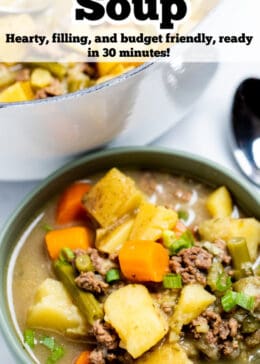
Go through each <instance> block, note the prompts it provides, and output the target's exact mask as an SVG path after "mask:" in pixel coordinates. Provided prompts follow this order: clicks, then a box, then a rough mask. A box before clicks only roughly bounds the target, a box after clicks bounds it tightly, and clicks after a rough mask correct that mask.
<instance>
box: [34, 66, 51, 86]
mask: <svg viewBox="0 0 260 364" xmlns="http://www.w3.org/2000/svg"><path fill="white" fill-rule="evenodd" d="M52 81H53V77H52V75H51V73H50V72H49V71H48V70H45V69H43V68H35V69H34V70H33V72H32V75H31V85H32V86H33V87H37V88H43V87H46V86H49V85H50V84H51V83H52Z"/></svg>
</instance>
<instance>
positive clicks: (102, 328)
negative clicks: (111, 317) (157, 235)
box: [92, 320, 119, 350]
mask: <svg viewBox="0 0 260 364" xmlns="http://www.w3.org/2000/svg"><path fill="white" fill-rule="evenodd" d="M92 331H93V335H94V336H95V338H96V340H97V342H98V343H99V344H102V345H103V346H105V347H106V349H108V350H114V349H116V348H117V347H118V345H119V339H118V336H117V334H116V332H115V331H114V330H113V329H112V327H111V326H109V325H108V324H107V323H102V322H101V321H100V320H98V321H95V322H94V325H93V328H92Z"/></svg>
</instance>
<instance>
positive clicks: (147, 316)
mask: <svg viewBox="0 0 260 364" xmlns="http://www.w3.org/2000/svg"><path fill="white" fill-rule="evenodd" d="M104 309H105V320H106V321H107V322H108V323H109V324H110V325H111V326H113V327H114V329H115V330H116V332H117V333H118V335H119V337H120V339H121V344H120V345H121V347H123V348H125V349H126V350H127V351H128V352H129V353H130V355H132V357H133V358H138V357H139V356H141V355H142V354H143V353H145V352H146V351H147V350H149V349H150V348H151V347H152V346H154V345H155V344H157V343H158V342H159V341H160V340H161V339H162V338H163V337H164V336H165V335H166V333H167V331H168V323H167V320H166V318H165V317H164V316H163V314H162V312H161V311H160V310H159V309H157V308H156V307H155V306H154V302H153V299H152V297H151V296H150V294H149V292H148V290H147V289H146V288H145V287H144V286H142V285H139V284H136V285H135V284H130V285H127V286H125V287H123V288H120V289H118V290H117V291H115V292H113V293H111V295H110V296H109V297H108V298H107V300H106V301H105V305H104Z"/></svg>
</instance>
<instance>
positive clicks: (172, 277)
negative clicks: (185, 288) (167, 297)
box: [163, 273, 182, 289]
mask: <svg viewBox="0 0 260 364" xmlns="http://www.w3.org/2000/svg"><path fill="white" fill-rule="evenodd" d="M163 287H164V288H173V289H175V288H181V287H182V278H181V275H180V274H173V273H168V274H165V276H164V277H163Z"/></svg>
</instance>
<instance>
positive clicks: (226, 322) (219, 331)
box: [189, 310, 241, 360]
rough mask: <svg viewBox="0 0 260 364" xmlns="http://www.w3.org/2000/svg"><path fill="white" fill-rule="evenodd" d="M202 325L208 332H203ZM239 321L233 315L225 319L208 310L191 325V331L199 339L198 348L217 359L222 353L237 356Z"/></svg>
mask: <svg viewBox="0 0 260 364" xmlns="http://www.w3.org/2000/svg"><path fill="white" fill-rule="evenodd" d="M200 326H203V327H204V328H205V327H207V329H206V330H205V331H206V332H201V330H200V329H199V327H200ZM238 330H239V323H238V321H237V320H236V319H235V318H233V317H231V318H226V319H223V318H222V317H221V316H220V315H219V314H218V313H216V312H214V311H212V310H207V311H205V312H204V313H203V314H202V315H200V316H199V317H198V318H196V319H195V320H193V321H192V322H191V324H190V325H189V332H191V333H192V336H193V337H194V339H196V340H197V344H198V348H199V349H200V350H201V351H202V352H203V353H204V354H205V355H206V356H207V357H209V358H210V359H213V360H216V359H217V358H219V357H220V356H221V355H223V356H226V357H229V358H232V359H234V358H236V357H238V356H239V354H240V350H239V342H238V340H239V339H241V335H240V334H239V331H238ZM203 331H204V330H203Z"/></svg>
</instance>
